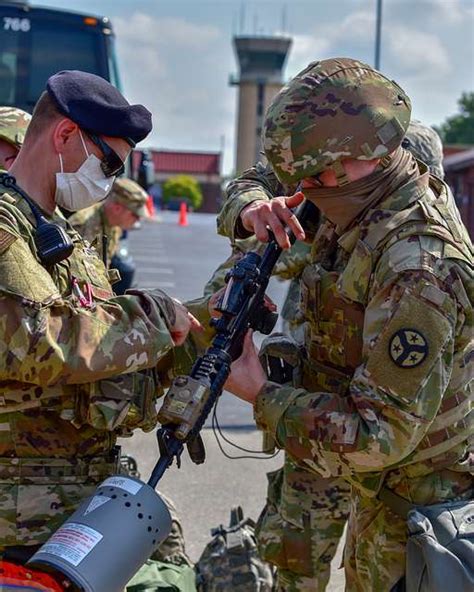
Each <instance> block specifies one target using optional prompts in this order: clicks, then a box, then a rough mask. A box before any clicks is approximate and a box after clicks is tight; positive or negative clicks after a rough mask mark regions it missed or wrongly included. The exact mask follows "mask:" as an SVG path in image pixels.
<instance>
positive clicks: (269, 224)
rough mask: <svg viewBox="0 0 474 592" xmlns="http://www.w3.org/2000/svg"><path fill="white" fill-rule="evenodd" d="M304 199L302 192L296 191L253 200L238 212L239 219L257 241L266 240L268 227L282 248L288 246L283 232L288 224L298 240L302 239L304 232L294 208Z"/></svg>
mask: <svg viewBox="0 0 474 592" xmlns="http://www.w3.org/2000/svg"><path fill="white" fill-rule="evenodd" d="M303 200H304V194H303V193H302V192H301V191H298V192H297V193H295V194H294V195H290V196H289V197H284V196H282V197H275V198H273V199H269V200H258V201H254V202H252V203H251V204H249V205H248V206H246V207H245V208H244V209H243V210H242V211H241V213H240V221H241V222H242V225H243V227H244V228H245V230H247V231H248V232H252V233H253V234H255V236H256V237H257V238H258V240H259V241H262V242H265V243H266V242H268V240H269V235H268V228H270V230H271V231H272V232H273V234H274V235H275V238H276V240H277V242H278V244H279V245H280V247H282V249H289V248H290V246H291V245H290V241H289V240H288V235H287V234H286V232H285V226H288V227H289V228H290V229H291V230H292V231H293V234H294V235H295V236H296V238H297V239H298V240H304V238H305V234H304V230H303V228H302V227H301V224H300V223H299V222H298V219H297V218H296V216H295V214H294V213H293V212H292V211H291V209H290V208H295V207H296V206H298V205H299V204H300V203H301V202H302V201H303Z"/></svg>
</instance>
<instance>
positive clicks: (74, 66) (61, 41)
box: [0, 3, 116, 111]
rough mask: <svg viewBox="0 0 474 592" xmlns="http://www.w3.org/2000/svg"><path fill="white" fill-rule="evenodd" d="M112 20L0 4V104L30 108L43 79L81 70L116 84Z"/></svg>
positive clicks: (43, 81)
mask: <svg viewBox="0 0 474 592" xmlns="http://www.w3.org/2000/svg"><path fill="white" fill-rule="evenodd" d="M109 27H110V23H108V26H107V27H104V25H103V22H102V20H101V19H97V18H95V17H84V16H82V15H78V14H75V13H68V12H66V11H60V10H50V9H35V8H32V7H31V6H30V7H29V9H28V11H22V10H21V8H13V7H12V6H11V5H10V6H2V3H0V105H14V106H17V107H20V108H22V109H25V110H27V111H31V110H32V109H33V107H34V105H35V104H36V102H37V100H38V98H39V97H40V95H41V93H42V92H43V90H44V89H45V84H46V80H47V79H48V78H49V76H51V75H52V74H54V73H55V72H58V71H60V70H84V71H86V72H92V73H93V74H97V75H99V76H102V77H103V78H105V79H107V80H110V81H111V82H112V83H116V80H115V72H113V71H111V70H112V68H111V67H110V66H111V65H112V64H114V61H115V58H114V56H113V55H112V52H113V51H114V49H113V42H112V37H113V35H112V32H111V29H110V28H109Z"/></svg>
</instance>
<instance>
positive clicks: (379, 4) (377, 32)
mask: <svg viewBox="0 0 474 592" xmlns="http://www.w3.org/2000/svg"><path fill="white" fill-rule="evenodd" d="M376 18H377V20H376V30H375V69H376V70H380V43H381V39H382V0H377V17H376Z"/></svg>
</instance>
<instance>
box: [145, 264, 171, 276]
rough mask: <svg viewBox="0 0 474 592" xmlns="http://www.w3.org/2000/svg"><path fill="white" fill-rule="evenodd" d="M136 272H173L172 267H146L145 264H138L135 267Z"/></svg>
mask: <svg viewBox="0 0 474 592" xmlns="http://www.w3.org/2000/svg"><path fill="white" fill-rule="evenodd" d="M137 273H164V274H169V275H172V274H174V269H170V268H167V267H147V266H146V265H140V266H138V268H137Z"/></svg>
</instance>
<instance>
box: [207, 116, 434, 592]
mask: <svg viewBox="0 0 474 592" xmlns="http://www.w3.org/2000/svg"><path fill="white" fill-rule="evenodd" d="M403 142H404V145H405V146H406V148H407V149H408V150H410V152H412V154H413V155H414V156H415V157H416V158H417V159H419V160H423V161H424V162H425V163H426V164H428V165H429V167H430V170H431V171H432V172H433V173H434V174H436V175H437V176H439V177H440V178H442V177H443V167H442V158H443V152H442V145H441V140H440V138H439V136H438V134H437V133H436V132H435V131H434V130H433V129H432V128H430V127H428V126H426V125H424V124H422V123H421V122H419V121H413V122H410V125H409V127H408V130H407V133H406V135H405V138H404V141H403ZM440 145H441V149H440ZM296 189H297V187H296V186H295V185H293V186H292V185H285V184H282V183H280V182H279V181H278V178H277V177H276V175H275V173H274V172H273V170H272V168H271V166H270V165H266V166H265V165H263V164H262V163H257V164H256V165H255V166H254V167H252V168H251V169H249V170H247V171H245V172H244V173H243V174H242V175H241V176H240V177H238V178H236V179H235V180H234V181H232V182H231V183H230V184H229V186H228V188H227V192H226V194H227V195H226V198H227V200H226V202H225V204H224V207H223V213H221V216H220V218H219V220H220V223H221V224H225V222H226V220H227V219H228V216H226V215H225V210H226V208H228V209H230V210H232V209H234V210H236V209H237V210H238V209H239V207H240V209H241V207H242V204H243V206H245V205H246V204H247V203H248V200H249V199H252V200H258V199H269V198H270V199H271V198H273V197H276V196H279V195H292V194H293V193H294V192H295V191H296ZM230 218H231V219H232V216H230ZM230 228H232V226H230ZM224 232H225V231H224ZM313 232H314V230H313ZM313 232H311V236H313V238H314V235H313ZM306 234H308V231H307V232H306ZM233 240H234V248H233V253H232V255H231V257H229V259H227V261H226V262H225V263H223V264H222V265H221V266H220V267H219V268H218V269H217V270H216V271H215V272H214V274H213V276H212V278H211V280H210V281H209V282H208V284H207V285H206V288H205V293H206V294H212V293H214V292H216V291H217V290H219V289H220V288H221V287H222V286H223V284H224V277H225V274H226V273H227V271H228V269H229V267H231V266H232V265H233V264H235V262H236V261H237V260H238V259H239V258H240V257H241V256H242V253H244V252H247V251H249V250H255V249H260V250H261V248H262V247H261V243H259V242H258V241H257V240H256V239H255V238H254V237H250V238H247V239H237V238H235V236H234V237H233ZM306 240H307V241H308V237H307V239H306ZM310 251H311V246H310V245H309V244H308V242H301V241H297V242H296V243H295V244H294V245H293V246H292V247H291V248H290V249H287V250H286V251H284V252H283V254H282V256H281V257H280V260H279V261H278V263H277V265H276V267H275V274H276V275H277V276H278V277H281V278H283V279H290V280H291V284H290V288H289V293H288V295H287V297H286V299H285V303H284V305H283V309H282V311H281V313H280V314H281V315H282V316H283V317H284V319H285V327H284V331H285V332H287V333H290V334H291V336H292V337H293V338H294V339H295V340H296V341H297V342H298V343H299V342H301V341H302V338H303V336H304V330H303V329H304V323H303V317H302V314H301V309H300V307H299V295H300V286H299V280H300V277H301V274H302V273H303V271H304V268H305V267H306V264H307V263H308V262H309V253H310ZM268 480H269V487H268V500H267V505H266V507H265V509H264V512H263V514H262V516H261V517H260V521H259V529H258V535H259V536H258V538H259V548H260V554H261V556H262V557H264V558H265V559H267V560H268V561H270V562H271V563H273V564H275V565H276V566H277V567H279V572H280V587H283V583H282V582H284V588H285V589H286V590H295V591H302V590H311V591H314V590H324V589H325V588H326V585H327V582H328V580H329V575H330V564H331V561H332V559H333V557H334V554H335V552H336V549H337V545H338V542H339V539H340V538H341V536H342V533H343V529H344V525H345V522H346V520H347V517H348V515H349V492H350V487H349V485H348V484H347V483H346V482H345V481H343V480H342V479H326V478H324V477H322V476H321V475H318V474H315V473H312V472H311V471H309V470H307V469H305V468H302V467H299V466H298V465H297V464H296V463H294V462H293V461H292V460H291V458H289V457H288V456H286V458H285V466H284V468H282V469H280V470H278V471H274V472H271V473H269V474H268ZM315 514H316V516H317V517H316V518H313V520H312V521H311V524H312V528H311V531H309V530H308V529H307V528H305V527H304V522H305V521H310V517H311V515H315ZM290 532H291V535H290ZM283 533H284V536H285V540H286V544H285V549H284V552H283V548H282V541H283ZM290 542H291V544H290ZM302 549H304V552H302Z"/></svg>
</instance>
